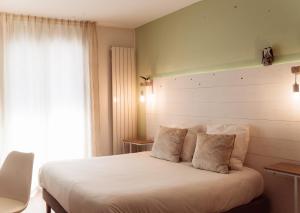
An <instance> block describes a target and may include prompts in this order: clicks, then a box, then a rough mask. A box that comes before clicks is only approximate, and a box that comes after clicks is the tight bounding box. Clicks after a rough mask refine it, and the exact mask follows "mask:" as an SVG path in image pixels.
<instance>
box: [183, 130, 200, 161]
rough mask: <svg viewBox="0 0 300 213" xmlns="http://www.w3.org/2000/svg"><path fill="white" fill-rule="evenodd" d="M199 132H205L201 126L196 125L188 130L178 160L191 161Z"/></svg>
mask: <svg viewBox="0 0 300 213" xmlns="http://www.w3.org/2000/svg"><path fill="white" fill-rule="evenodd" d="M201 132H205V127H204V126H202V125H198V126H195V127H192V128H189V129H188V132H187V134H186V136H185V139H184V142H183V146H182V151H181V155H180V159H181V160H182V161H188V162H191V161H192V159H193V155H194V152H195V148H196V142H197V134H198V133H201Z"/></svg>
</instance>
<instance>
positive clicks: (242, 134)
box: [207, 124, 250, 170]
mask: <svg viewBox="0 0 300 213" xmlns="http://www.w3.org/2000/svg"><path fill="white" fill-rule="evenodd" d="M249 129H250V128H249V126H247V125H236V124H216V125H207V134H221V135H223V134H229V135H236V138H235V142H234V148H233V152H232V155H231V158H230V168H231V169H236V170H240V169H242V168H243V163H244V161H245V158H246V154H247V151H248V144H249V140H250V136H249Z"/></svg>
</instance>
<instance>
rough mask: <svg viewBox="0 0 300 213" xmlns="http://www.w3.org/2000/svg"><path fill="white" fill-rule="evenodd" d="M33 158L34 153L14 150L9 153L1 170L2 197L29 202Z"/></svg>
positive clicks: (0, 192) (0, 190)
mask: <svg viewBox="0 0 300 213" xmlns="http://www.w3.org/2000/svg"><path fill="white" fill-rule="evenodd" d="M33 158H34V155H33V154H32V153H22V152H16V151H13V152H11V153H9V154H8V156H7V158H6V160H5V161H4V163H3V165H2V168H1V170H0V197H6V198H10V199H14V200H18V201H21V202H23V203H26V204H27V203H28V201H29V198H30V190H31V179H32V167H33Z"/></svg>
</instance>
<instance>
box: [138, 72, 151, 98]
mask: <svg viewBox="0 0 300 213" xmlns="http://www.w3.org/2000/svg"><path fill="white" fill-rule="evenodd" d="M140 78H141V79H143V80H144V82H142V83H141V84H140V86H141V93H140V102H142V103H143V102H145V101H147V102H149V101H151V100H152V96H153V80H151V77H150V76H146V77H145V76H140ZM149 87H151V94H149V93H150V92H149V90H148V89H147V88H149ZM144 88H145V89H144ZM144 91H145V94H144ZM145 96H146V97H145Z"/></svg>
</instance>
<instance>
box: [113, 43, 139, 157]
mask: <svg viewBox="0 0 300 213" xmlns="http://www.w3.org/2000/svg"><path fill="white" fill-rule="evenodd" d="M133 64H135V55H134V49H133V48H123V47H112V96H113V97H112V102H113V103H112V105H113V153H114V154H120V153H122V152H123V151H124V150H122V140H123V139H125V138H126V139H128V138H135V137H136V123H137V121H136V98H135V97H136V90H135V87H136V80H135V79H136V78H135V76H136V71H135V67H134V66H133Z"/></svg>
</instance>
